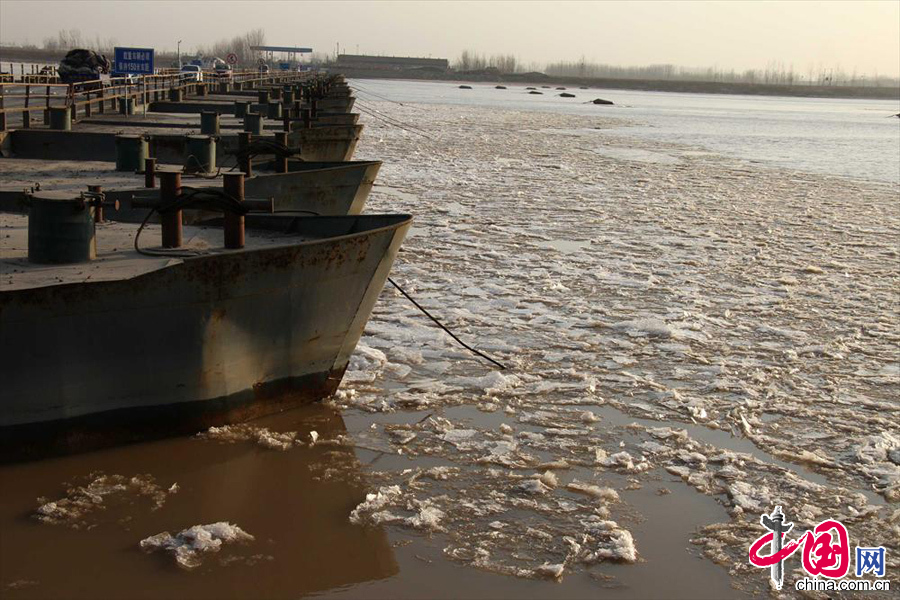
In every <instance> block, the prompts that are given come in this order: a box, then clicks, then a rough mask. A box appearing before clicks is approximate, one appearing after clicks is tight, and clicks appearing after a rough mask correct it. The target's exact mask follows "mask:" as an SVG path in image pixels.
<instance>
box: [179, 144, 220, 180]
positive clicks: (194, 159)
mask: <svg viewBox="0 0 900 600" xmlns="http://www.w3.org/2000/svg"><path fill="white" fill-rule="evenodd" d="M184 147H185V152H186V156H185V157H184V159H185V164H186V166H187V169H188V170H190V171H192V170H194V169H197V170H199V171H201V172H203V173H209V172H210V171H215V169H216V138H214V137H212V136H209V135H189V136H187V140H185V145H184Z"/></svg>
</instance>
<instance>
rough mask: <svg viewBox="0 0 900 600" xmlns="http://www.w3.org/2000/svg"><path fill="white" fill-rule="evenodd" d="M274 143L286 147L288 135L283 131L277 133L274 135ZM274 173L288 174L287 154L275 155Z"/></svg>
mask: <svg viewBox="0 0 900 600" xmlns="http://www.w3.org/2000/svg"><path fill="white" fill-rule="evenodd" d="M275 141H276V142H278V143H279V144H281V145H282V146H285V147H287V145H288V134H287V132H284V131H278V132H276V133H275ZM275 172H276V173H287V172H288V157H287V154H276V155H275Z"/></svg>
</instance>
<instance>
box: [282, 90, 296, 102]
mask: <svg viewBox="0 0 900 600" xmlns="http://www.w3.org/2000/svg"><path fill="white" fill-rule="evenodd" d="M281 103H282V104H284V105H285V106H288V105H289V104H293V103H294V90H293V88H290V87H285V88H284V91H283V92H282V93H281Z"/></svg>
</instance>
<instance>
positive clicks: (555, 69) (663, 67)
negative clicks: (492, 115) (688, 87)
mask: <svg viewBox="0 0 900 600" xmlns="http://www.w3.org/2000/svg"><path fill="white" fill-rule="evenodd" d="M452 66H453V68H454V69H456V70H457V71H483V70H487V69H496V70H497V71H499V72H500V73H524V72H528V71H540V72H542V73H546V74H547V75H551V76H555V77H581V78H586V79H650V80H668V81H698V82H699V81H708V82H715V83H749V84H769V85H823V86H827V85H839V86H878V87H882V86H883V87H897V86H898V85H900V79H898V78H896V77H887V76H880V75H878V73H874V74H868V73H860V72H858V71H857V70H856V69H854V70H853V71H850V72H848V71H845V70H843V69H842V68H841V67H840V66H837V67H825V66H822V65H817V66H812V65H811V66H809V67H807V68H806V69H804V70H803V71H800V70H797V69H796V68H795V67H794V65H792V64H787V65H786V64H785V63H783V62H778V61H770V62H769V63H768V64H767V65H766V67H765V68H764V69H746V70H743V71H740V70H735V69H722V68H719V67H703V68H696V67H680V66H677V65H671V64H657V65H645V66H621V65H610V64H604V63H594V62H588V61H586V60H585V59H584V57H582V58H581V60H579V61H574V62H565V61H563V62H554V63H549V64H543V65H541V64H536V63H531V64H528V65H525V64H522V63H521V62H520V61H518V60H517V58H516V57H515V56H513V55H510V54H500V55H493V56H486V55H484V54H479V53H477V52H474V51H472V50H464V51H463V52H462V54H460V56H459V57H458V58H457V59H456V61H455V62H454V63H453V65H452Z"/></svg>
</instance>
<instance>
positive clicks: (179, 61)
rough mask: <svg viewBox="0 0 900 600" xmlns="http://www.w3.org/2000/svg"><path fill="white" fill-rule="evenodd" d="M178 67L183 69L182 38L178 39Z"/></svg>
mask: <svg viewBox="0 0 900 600" xmlns="http://www.w3.org/2000/svg"><path fill="white" fill-rule="evenodd" d="M178 69H179V70H180V69H181V40H178Z"/></svg>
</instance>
